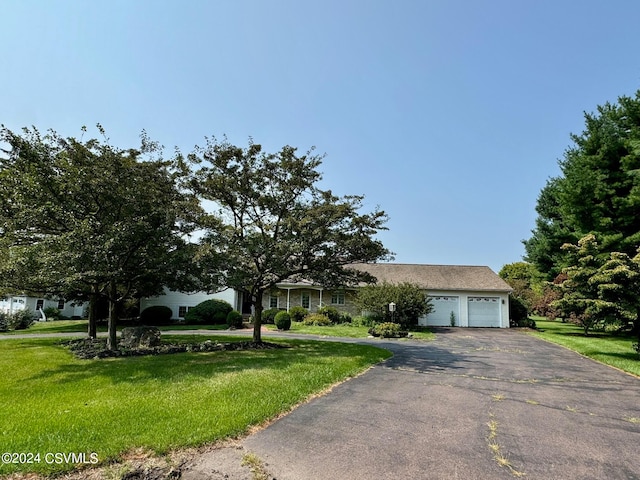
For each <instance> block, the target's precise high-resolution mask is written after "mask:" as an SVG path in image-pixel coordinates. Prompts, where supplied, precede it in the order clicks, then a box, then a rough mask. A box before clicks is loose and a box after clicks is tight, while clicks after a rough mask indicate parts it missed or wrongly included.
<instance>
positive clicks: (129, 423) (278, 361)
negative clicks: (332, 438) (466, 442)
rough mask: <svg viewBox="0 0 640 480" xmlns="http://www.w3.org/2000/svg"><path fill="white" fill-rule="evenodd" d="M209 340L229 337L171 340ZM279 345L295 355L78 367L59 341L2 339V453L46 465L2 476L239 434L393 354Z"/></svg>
mask: <svg viewBox="0 0 640 480" xmlns="http://www.w3.org/2000/svg"><path fill="white" fill-rule="evenodd" d="M206 338H211V339H212V340H215V339H223V340H225V339H228V338H226V337H217V336H210V337H203V336H194V337H184V336H175V337H172V336H167V338H166V340H169V341H188V340H196V341H199V342H201V341H204V340H205V339H206ZM233 340H236V341H237V340H240V339H239V338H238V337H233ZM276 341H278V342H281V343H285V344H287V345H290V346H291V347H292V348H288V349H277V350H251V351H222V352H211V353H181V354H175V355H160V356H153V357H127V358H112V359H106V360H77V359H75V358H74V357H73V356H72V355H71V353H70V352H69V351H68V350H66V349H65V348H63V347H62V346H60V345H58V344H57V340H55V339H49V338H46V339H6V340H3V342H2V344H1V345H2V355H1V356H0V371H1V372H2V378H1V379H0V412H2V415H1V416H0V445H1V446H2V448H1V450H2V452H32V453H40V454H41V456H42V457H41V458H42V459H43V460H42V461H41V462H40V463H34V464H27V465H13V464H1V463H0V474H7V473H11V472H14V471H21V472H31V471H34V472H39V473H42V474H47V475H48V474H52V473H60V472H62V471H66V470H70V469H72V468H73V465H69V464H61V465H59V464H47V463H45V462H44V455H45V454H46V453H47V452H66V453H70V452H87V454H88V453H90V452H95V453H97V454H98V458H99V461H100V462H101V463H102V462H106V461H109V460H111V459H117V458H118V457H119V456H120V455H122V454H123V453H125V452H127V451H130V450H131V449H134V448H144V449H150V450H152V451H154V452H156V453H158V454H162V453H164V452H167V451H168V450H170V449H175V448H181V447H189V446H196V445H202V444H205V443H208V442H213V441H216V440H219V439H223V438H227V437H233V436H236V435H240V434H242V433H244V432H246V431H247V429H248V428H249V427H250V426H252V425H256V424H260V423H262V422H265V421H267V420H269V419H271V418H274V417H275V416H277V415H278V414H280V413H282V412H283V411H287V410H288V409H290V408H291V407H293V406H294V405H296V404H298V403H300V402H301V401H304V400H305V399H306V398H308V397H309V396H310V395H313V394H314V393H317V392H319V391H322V390H323V389H325V388H327V387H329V386H330V385H332V384H334V383H336V382H339V381H341V380H343V379H345V378H347V377H350V376H353V375H356V374H358V373H359V372H361V371H363V370H364V369H366V368H367V367H369V366H370V365H372V364H374V363H376V362H379V361H381V360H383V359H385V358H388V357H389V356H390V355H391V354H390V353H389V352H387V351H385V350H382V349H378V348H375V347H371V346H365V345H351V344H341V343H334V342H313V341H302V340H286V341H285V340H276Z"/></svg>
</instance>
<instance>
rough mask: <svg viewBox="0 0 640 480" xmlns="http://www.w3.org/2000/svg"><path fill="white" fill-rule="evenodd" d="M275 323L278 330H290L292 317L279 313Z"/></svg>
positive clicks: (285, 313)
mask: <svg viewBox="0 0 640 480" xmlns="http://www.w3.org/2000/svg"><path fill="white" fill-rule="evenodd" d="M274 323H275V324H276V327H278V330H289V329H290V328H291V315H289V314H288V313H287V312H278V313H277V315H276V318H275V319H274Z"/></svg>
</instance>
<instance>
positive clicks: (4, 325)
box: [0, 312, 9, 332]
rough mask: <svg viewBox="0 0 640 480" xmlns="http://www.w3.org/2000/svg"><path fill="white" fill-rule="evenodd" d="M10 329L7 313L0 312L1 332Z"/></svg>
mask: <svg viewBox="0 0 640 480" xmlns="http://www.w3.org/2000/svg"><path fill="white" fill-rule="evenodd" d="M7 330H9V320H8V319H7V314H6V313H4V312H0V332H6V331H7Z"/></svg>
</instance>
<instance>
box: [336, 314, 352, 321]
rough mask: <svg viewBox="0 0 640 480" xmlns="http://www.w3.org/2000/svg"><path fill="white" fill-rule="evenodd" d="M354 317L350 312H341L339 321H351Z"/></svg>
mask: <svg viewBox="0 0 640 480" xmlns="http://www.w3.org/2000/svg"><path fill="white" fill-rule="evenodd" d="M352 320H353V318H351V314H350V313H348V312H340V317H339V320H338V323H351V321H352Z"/></svg>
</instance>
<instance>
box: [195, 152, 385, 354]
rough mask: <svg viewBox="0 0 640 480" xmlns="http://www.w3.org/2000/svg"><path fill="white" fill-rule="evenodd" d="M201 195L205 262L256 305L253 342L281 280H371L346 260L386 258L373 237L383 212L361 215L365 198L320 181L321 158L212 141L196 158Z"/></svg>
mask: <svg viewBox="0 0 640 480" xmlns="http://www.w3.org/2000/svg"><path fill="white" fill-rule="evenodd" d="M196 157H197V158H198V159H199V160H201V161H202V162H203V165H202V167H201V168H200V170H199V171H198V172H197V180H196V181H195V187H196V191H197V193H198V194H199V195H200V196H201V197H202V198H203V199H205V200H209V201H211V202H212V205H213V206H214V210H215V214H214V216H212V217H210V221H209V223H208V225H206V232H207V233H206V235H205V237H204V238H203V242H202V245H203V252H202V257H201V258H202V260H203V261H206V262H208V263H209V265H210V269H211V272H218V275H219V278H217V279H214V284H220V285H225V286H227V287H230V288H235V289H237V290H239V291H244V292H245V295H246V296H247V298H248V299H250V302H251V304H252V305H253V307H254V331H253V339H254V341H256V342H260V341H262V337H261V333H260V326H261V322H262V318H261V317H262V309H263V306H262V298H263V295H264V293H265V292H266V291H267V290H269V289H271V288H272V287H273V286H275V285H276V284H277V283H279V282H282V281H283V280H296V279H302V278H304V279H307V280H312V281H315V282H318V283H319V284H322V285H325V286H340V285H351V284H356V283H358V282H360V281H372V280H373V278H372V277H371V276H370V275H369V274H366V273H365V272H361V271H358V270H356V269H353V268H350V267H349V264H352V263H364V262H373V261H377V260H382V259H386V258H389V256H390V252H389V251H388V250H387V249H386V248H385V247H384V246H383V245H382V243H381V242H380V241H379V240H377V239H376V238H375V235H376V233H378V232H379V231H380V230H383V229H384V228H385V227H384V224H385V222H386V220H387V216H386V215H385V213H384V212H383V211H380V210H375V211H373V212H371V213H361V212H360V210H361V209H362V201H363V197H362V196H344V197H339V196H336V195H334V194H333V193H332V192H331V191H329V190H322V189H320V188H319V187H318V186H317V183H318V181H320V179H321V174H320V173H319V172H318V167H319V166H320V164H321V160H322V157H321V156H318V155H314V154H313V152H312V151H309V152H307V153H306V154H304V155H298V154H297V151H296V149H295V148H293V147H290V146H285V147H283V148H282V149H281V150H280V151H278V152H277V153H266V152H264V151H263V150H262V147H261V146H260V145H258V144H256V143H254V142H253V141H250V142H249V145H248V147H247V148H240V147H237V146H234V145H231V144H229V143H228V142H227V141H222V142H219V141H216V140H215V139H212V140H207V144H206V146H205V147H203V148H201V149H199V150H197V151H196V152H195V153H194V154H193V158H196Z"/></svg>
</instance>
